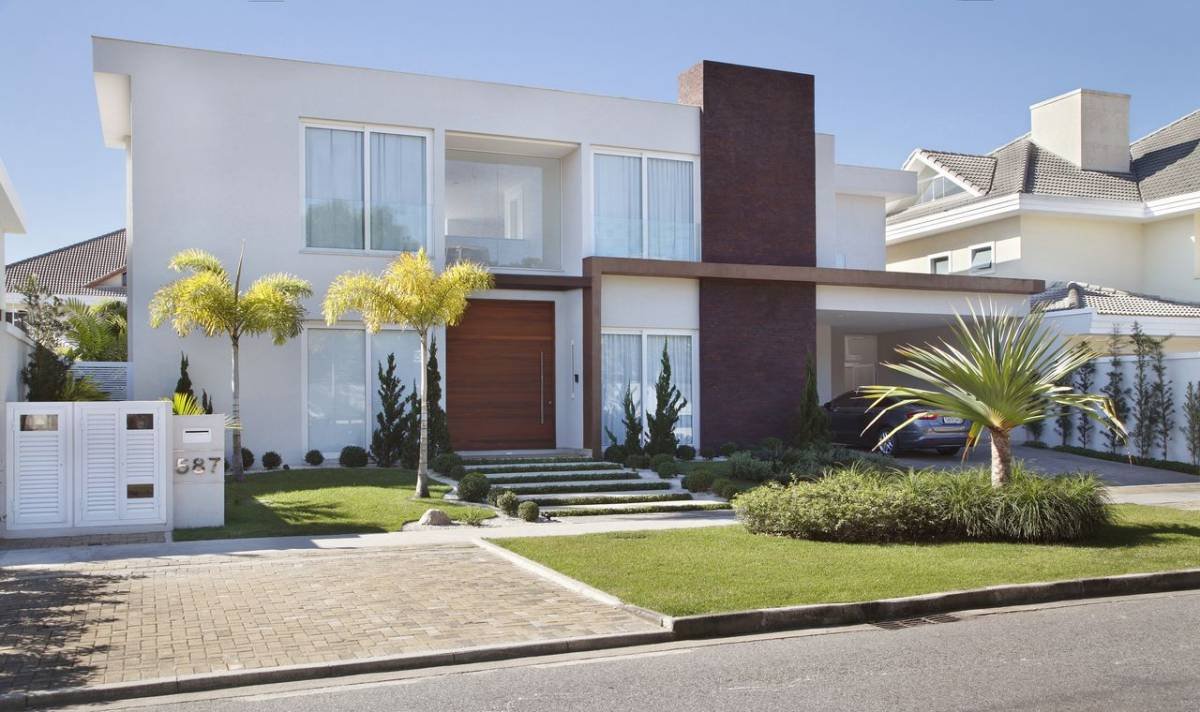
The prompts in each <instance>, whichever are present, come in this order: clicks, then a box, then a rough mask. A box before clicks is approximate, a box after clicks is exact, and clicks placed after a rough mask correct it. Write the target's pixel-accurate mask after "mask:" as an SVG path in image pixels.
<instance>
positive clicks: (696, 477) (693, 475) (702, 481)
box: [683, 469, 714, 492]
mask: <svg viewBox="0 0 1200 712" xmlns="http://www.w3.org/2000/svg"><path fill="white" fill-rule="evenodd" d="M713 479H714V477H713V473H711V472H709V471H708V470H704V469H697V470H692V471H691V472H689V473H687V474H686V475H684V476H683V488H684V489H685V490H687V491H688V492H705V491H707V490H708V489H710V488H711V487H712V485H713Z"/></svg>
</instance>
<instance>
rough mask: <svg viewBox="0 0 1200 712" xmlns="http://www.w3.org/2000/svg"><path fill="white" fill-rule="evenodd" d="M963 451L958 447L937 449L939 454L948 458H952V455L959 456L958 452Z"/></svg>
mask: <svg viewBox="0 0 1200 712" xmlns="http://www.w3.org/2000/svg"><path fill="white" fill-rule="evenodd" d="M961 449H962V448H957V447H939V448H938V449H937V454H939V455H945V456H946V457H950V456H951V455H957V454H958V451H959V450H961Z"/></svg>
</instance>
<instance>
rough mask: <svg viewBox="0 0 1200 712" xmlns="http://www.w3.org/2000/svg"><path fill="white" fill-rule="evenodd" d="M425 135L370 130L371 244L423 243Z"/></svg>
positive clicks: (397, 246)
mask: <svg viewBox="0 0 1200 712" xmlns="http://www.w3.org/2000/svg"><path fill="white" fill-rule="evenodd" d="M426 225H428V220H426V207H425V139H424V138H423V137H421V136H402V135H399V134H388V133H372V134H371V247H372V249H376V250H409V251H415V250H417V249H419V248H421V247H424V246H425V242H426V241H425V230H426Z"/></svg>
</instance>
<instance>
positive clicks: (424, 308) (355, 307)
mask: <svg viewBox="0 0 1200 712" xmlns="http://www.w3.org/2000/svg"><path fill="white" fill-rule="evenodd" d="M491 286H492V275H491V274H490V273H489V272H488V271H487V269H486V268H484V267H483V266H481V265H478V264H475V263H472V262H459V263H457V264H455V265H452V266H450V267H448V268H446V270H445V271H444V272H442V273H441V274H440V275H439V274H437V273H436V272H435V271H434V269H433V263H432V262H431V261H430V259H429V257H428V255H426V254H425V250H420V251H419V252H415V253H411V252H410V253H405V254H403V255H400V256H399V257H397V258H396V259H395V260H393V261H392V263H391V264H390V265H388V266H387V268H386V269H384V271H383V273H382V274H379V275H374V274H369V273H366V272H347V273H345V274H341V275H338V276H337V277H336V278H335V279H334V280H333V283H332V284H330V285H329V291H328V293H326V295H325V304H324V312H325V321H326V322H327V323H328V324H330V325H333V324H335V323H337V320H338V319H340V318H341V317H342V315H343V314H345V313H346V312H351V311H356V312H358V313H359V314H360V315H361V317H362V322H363V325H364V326H365V327H366V329H367V331H369V332H370V333H372V334H375V333H378V332H379V329H380V328H382V327H383V326H384V325H385V324H396V325H399V326H405V327H408V328H410V329H412V330H413V331H415V332H417V336H418V337H420V340H421V364H422V368H421V445H420V448H419V450H420V454H419V455H418V459H417V491H416V496H417V497H428V496H429V400H428V395H427V386H428V379H427V378H426V376H427V373H428V371H429V369H427V368H424V365H425V364H427V363H428V361H429V355H428V354H429V336H430V330H432V329H434V328H436V327H439V326H454V325H455V324H457V323H458V322H459V321H460V320H461V319H462V316H463V314H464V313H465V312H466V311H467V297H468V296H469V295H470V294H471V292H474V291H479V290H484V289H490V288H491Z"/></svg>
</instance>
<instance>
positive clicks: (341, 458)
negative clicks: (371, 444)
mask: <svg viewBox="0 0 1200 712" xmlns="http://www.w3.org/2000/svg"><path fill="white" fill-rule="evenodd" d="M338 464H339V465H341V466H342V467H366V465H367V451H366V450H363V449H362V448H361V447H359V446H357V445H347V446H346V447H344V448H342V452H341V454H340V455H338Z"/></svg>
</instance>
